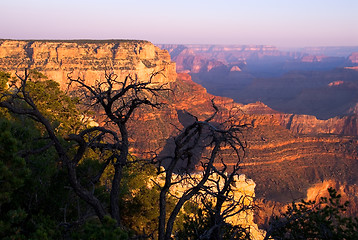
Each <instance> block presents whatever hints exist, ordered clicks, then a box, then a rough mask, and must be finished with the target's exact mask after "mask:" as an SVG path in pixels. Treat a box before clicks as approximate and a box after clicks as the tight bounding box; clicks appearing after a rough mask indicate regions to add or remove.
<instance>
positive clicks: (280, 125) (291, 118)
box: [0, 40, 358, 224]
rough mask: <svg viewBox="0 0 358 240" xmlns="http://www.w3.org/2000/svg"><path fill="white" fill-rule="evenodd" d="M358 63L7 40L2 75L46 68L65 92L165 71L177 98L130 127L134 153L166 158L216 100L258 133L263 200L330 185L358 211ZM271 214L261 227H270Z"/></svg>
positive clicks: (271, 53)
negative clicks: (190, 120) (73, 86)
mask: <svg viewBox="0 0 358 240" xmlns="http://www.w3.org/2000/svg"><path fill="white" fill-rule="evenodd" d="M325 54H327V55H325ZM329 54H331V55H329ZM357 66H358V48H353V47H352V48H339V49H338V50H337V49H329V48H328V49H327V48H321V49H318V48H314V49H313V48H311V49H309V48H307V49H300V50H299V51H298V50H297V51H295V52H292V51H286V52H285V51H280V50H278V49H277V48H275V47H273V46H258V45H252V46H249V45H245V46H244V45H237V46H232V45H230V46H220V45H169V44H166V45H157V46H155V45H153V44H152V43H150V42H147V41H131V40H123V41H110V40H108V41H86V40H83V41H55V40H52V41H45V40H44V41H36V40H34V41H20V40H1V41H0V70H2V71H5V72H9V73H11V74H12V75H14V73H15V72H17V73H21V71H23V70H24V68H30V69H36V70H37V71H39V72H41V73H43V74H45V75H46V76H48V77H49V78H50V79H53V80H55V81H57V82H58V83H59V84H60V86H61V88H62V89H66V86H67V83H68V79H67V75H68V74H72V76H80V77H82V78H84V79H86V80H88V81H90V82H91V81H95V80H97V79H99V80H101V79H103V78H104V72H105V70H106V69H112V70H113V71H114V72H115V73H116V74H118V76H119V78H124V77H125V76H126V75H127V74H136V76H137V77H138V79H139V80H143V81H145V80H146V79H148V78H149V77H150V74H151V73H153V72H155V71H161V72H162V74H160V75H158V76H157V77H156V78H155V79H154V81H155V82H156V83H158V84H165V86H168V88H169V89H171V92H170V93H168V94H163V95H161V96H160V100H161V101H162V102H163V103H165V104H164V105H163V106H162V107H161V108H160V109H152V108H150V107H146V108H142V109H140V111H137V112H136V114H135V118H134V119H133V120H131V121H130V123H129V124H130V126H129V127H130V128H131V129H133V131H132V132H131V133H132V134H131V136H130V142H131V148H130V151H131V153H133V154H136V155H137V156H139V157H141V156H142V155H141V154H142V153H144V152H149V151H153V150H157V151H159V152H160V151H161V150H163V149H164V148H165V145H166V144H167V140H168V139H169V138H171V137H172V136H173V135H174V134H175V133H176V130H177V128H182V127H183V126H185V124H186V123H185V115H186V113H187V112H188V113H190V114H191V115H194V116H197V117H198V118H199V119H204V118H206V117H208V116H210V115H211V114H212V113H213V112H214V109H213V107H212V103H211V100H212V99H214V102H215V104H216V105H217V107H218V108H219V110H220V112H221V114H222V117H223V118H224V117H226V116H228V115H229V114H230V113H232V112H235V118H236V119H235V120H236V121H237V122H238V123H240V124H246V125H247V126H248V127H247V128H245V129H244V130H243V138H244V139H243V140H245V142H246V143H247V148H246V155H245V158H244V159H242V160H241V165H240V166H241V169H240V172H241V173H242V174H245V175H246V177H247V178H250V179H252V180H253V181H254V182H255V184H256V188H255V195H256V197H257V198H258V199H261V201H262V202H270V204H273V203H275V202H277V203H279V204H282V205H284V204H287V203H289V202H291V201H292V200H298V199H302V198H306V197H308V198H314V197H317V195H318V192H319V191H324V190H325V189H326V188H327V186H329V185H330V186H333V187H335V188H337V189H338V190H339V191H340V192H341V193H342V194H343V196H344V197H345V199H349V200H350V201H351V202H352V203H353V204H352V209H351V212H352V214H355V213H356V212H357V208H356V204H357V203H358V187H357V184H358V178H357V174H356V173H357V171H358V161H357V160H358V159H357V156H358V120H357V119H358V71H357ZM95 120H96V121H97V122H99V121H100V117H98V118H97V119H96V118H95ZM137 126H145V127H141V128H138V127H137ZM225 161H226V164H227V165H228V166H230V164H232V165H233V164H235V162H233V161H234V160H233V159H231V158H230V157H227V158H226V159H225ZM315 193H317V194H316V195H315ZM260 214H261V215H262V218H265V219H259V215H260ZM269 214H270V213H267V215H269ZM264 215H265V214H262V213H258V214H257V219H256V221H257V222H258V223H260V224H263V223H265V221H266V222H267V218H266V215H265V216H264Z"/></svg>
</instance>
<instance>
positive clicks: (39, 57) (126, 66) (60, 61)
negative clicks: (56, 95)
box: [0, 40, 176, 87]
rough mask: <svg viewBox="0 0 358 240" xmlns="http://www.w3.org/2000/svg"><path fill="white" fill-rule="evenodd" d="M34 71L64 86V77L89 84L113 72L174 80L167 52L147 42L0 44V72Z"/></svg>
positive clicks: (81, 41) (122, 76)
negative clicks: (157, 73) (86, 81)
mask: <svg viewBox="0 0 358 240" xmlns="http://www.w3.org/2000/svg"><path fill="white" fill-rule="evenodd" d="M24 68H30V69H36V70H38V71H40V72H41V73H43V74H45V75H46V76H48V77H49V78H50V79H53V80H56V81H58V82H59V83H60V85H61V87H65V86H66V83H67V82H68V81H67V74H69V73H71V72H72V74H71V76H72V77H73V78H77V77H81V78H83V79H86V80H88V81H89V83H90V81H94V80H96V79H98V80H103V79H104V71H105V70H108V71H114V72H115V73H116V74H118V75H119V78H120V79H122V78H124V77H125V76H126V75H128V74H135V75H137V77H138V79H139V80H144V81H147V80H148V79H149V77H150V75H151V74H152V73H153V72H157V71H162V73H163V74H159V75H157V76H156V77H155V79H154V82H159V83H164V82H172V81H175V79H176V70H175V63H174V62H172V61H171V59H170V55H169V54H168V52H167V51H165V50H161V49H159V48H158V47H156V46H154V45H153V44H151V43H150V42H147V41H131V40H118V41H115V40H113V41H90V40H88V41H87V40H78V41H75V40H74V41H12V40H1V41H0V70H3V71H7V72H10V73H15V71H16V70H18V72H19V73H20V74H21V71H22V70H23V69H24Z"/></svg>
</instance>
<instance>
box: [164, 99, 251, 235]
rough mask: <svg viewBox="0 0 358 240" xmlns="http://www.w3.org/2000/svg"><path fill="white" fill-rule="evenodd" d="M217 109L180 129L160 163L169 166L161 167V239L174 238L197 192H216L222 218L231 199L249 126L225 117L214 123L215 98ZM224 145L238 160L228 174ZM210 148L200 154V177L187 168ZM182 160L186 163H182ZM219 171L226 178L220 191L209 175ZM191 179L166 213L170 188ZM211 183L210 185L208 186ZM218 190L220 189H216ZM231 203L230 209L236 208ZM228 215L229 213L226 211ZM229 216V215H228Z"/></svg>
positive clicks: (218, 215) (215, 112) (218, 210)
mask: <svg viewBox="0 0 358 240" xmlns="http://www.w3.org/2000/svg"><path fill="white" fill-rule="evenodd" d="M212 105H213V108H214V110H215V111H214V113H213V114H212V115H211V116H210V117H209V118H207V119H205V120H203V121H199V120H198V118H196V117H194V116H192V117H193V123H191V124H190V125H188V126H187V127H185V128H184V129H183V130H182V131H181V133H180V134H179V135H178V136H177V137H175V138H174V151H173V153H172V154H169V155H168V156H164V157H161V158H160V159H159V163H160V164H161V165H165V166H166V167H165V168H164V169H163V170H162V173H163V174H164V175H165V180H164V185H163V186H162V187H161V191H160V199H159V211H160V214H159V228H158V231H159V239H160V240H164V239H171V235H172V231H173V226H174V222H175V219H176V217H177V216H178V214H179V212H180V210H181V209H182V207H183V206H184V204H185V203H186V202H187V201H189V200H190V199H192V198H193V197H194V196H195V195H198V194H199V193H200V192H201V191H204V192H206V193H209V194H212V195H213V194H215V197H216V199H217V200H216V210H217V212H220V214H217V215H216V216H217V217H218V218H219V217H221V218H223V214H222V211H221V209H222V207H223V203H224V202H225V201H227V200H228V196H229V194H228V193H229V192H230V191H231V187H230V186H231V185H232V184H233V182H234V176H235V175H237V174H238V170H239V169H240V167H239V164H240V160H241V159H242V157H243V154H244V153H245V151H244V150H245V147H246V144H245V142H244V141H242V140H241V139H242V138H241V137H242V135H241V134H242V129H243V128H244V127H246V126H243V125H236V124H235V123H234V121H230V119H229V121H225V122H222V123H215V122H214V121H213V120H214V118H215V116H216V115H217V113H218V108H217V107H216V105H215V104H214V102H213V101H212ZM224 148H229V149H230V150H231V151H232V153H233V154H234V155H235V158H236V162H235V164H234V166H233V167H232V171H231V173H230V174H229V175H227V174H225V173H226V171H227V170H228V169H227V166H226V165H225V163H224V161H223V160H222V159H221V160H220V154H221V153H222V152H223V149H224ZM205 150H208V151H209V153H208V154H207V157H204V156H200V158H201V159H199V165H201V168H202V169H203V170H202V175H201V178H200V179H198V178H195V177H193V176H192V174H191V173H190V172H189V171H188V170H187V169H188V167H189V165H190V164H192V162H193V161H195V155H197V152H198V151H199V152H200V151H205ZM217 161H219V162H221V163H222V164H223V165H222V166H223V167H222V168H221V169H218V168H217V167H215V164H214V163H215V162H217ZM183 164H184V165H185V166H184V167H183ZM175 173H179V179H176V180H173V176H174V175H175ZM214 173H216V174H219V175H220V176H221V177H222V178H224V179H225V184H224V186H223V187H222V188H221V187H219V191H215V190H214V189H213V188H212V182H211V181H212V180H210V177H211V176H212V175H213V174H214ZM188 179H189V180H191V181H193V182H194V183H195V184H193V185H192V186H191V187H189V188H188V189H187V190H185V192H184V193H183V194H182V195H181V196H180V197H179V198H178V200H177V202H176V204H175V206H174V209H173V210H172V211H171V212H170V213H169V214H168V215H169V218H168V219H166V216H167V212H166V211H167V201H168V196H169V195H170V194H171V193H170V189H171V188H172V187H173V186H174V185H176V184H180V183H182V182H183V181H185V180H188ZM209 185H210V187H209ZM216 190H217V189H216ZM234 207H235V206H232V208H231V209H234ZM224 214H226V215H229V213H224ZM226 217H227V216H226Z"/></svg>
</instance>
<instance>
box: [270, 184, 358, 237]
mask: <svg viewBox="0 0 358 240" xmlns="http://www.w3.org/2000/svg"><path fill="white" fill-rule="evenodd" d="M328 193H329V197H328V198H327V197H321V198H320V199H319V200H318V201H317V202H316V201H304V200H302V201H301V202H300V203H295V202H293V203H292V204H291V205H290V206H289V207H288V209H287V211H286V212H285V213H284V214H283V216H282V217H276V218H275V219H274V221H273V222H272V223H271V230H270V231H269V235H270V237H272V238H274V239H327V240H328V239H352V240H353V239H358V218H352V217H347V216H345V215H344V213H345V211H346V210H347V206H348V205H349V202H347V201H346V202H343V203H342V202H341V198H342V196H341V195H340V194H338V193H337V191H336V190H335V189H333V188H329V189H328Z"/></svg>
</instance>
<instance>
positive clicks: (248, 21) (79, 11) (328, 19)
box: [0, 0, 358, 48]
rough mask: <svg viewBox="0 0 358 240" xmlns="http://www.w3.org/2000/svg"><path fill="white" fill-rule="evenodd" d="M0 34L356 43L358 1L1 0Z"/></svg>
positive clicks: (8, 36)
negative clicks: (355, 28) (355, 27)
mask: <svg viewBox="0 0 358 240" xmlns="http://www.w3.org/2000/svg"><path fill="white" fill-rule="evenodd" d="M0 7H1V9H2V14H1V15H0V38H6V39H140V40H148V41H150V42H153V43H172V44H224V45H231V44H236V45H273V46H277V47H280V48H302V47H317V46H355V45H357V44H358V31H356V30H354V26H357V25H358V15H357V14H356V10H357V9H358V1H356V0H341V1H336V0H315V1H311V0H292V1H287V0H271V1H267V0H254V1H244V0H226V1H221V2H218V1H214V0H206V1H204V0H196V1H189V0H182V1H170V2H168V1H162V0H152V1H145V0H135V1H128V0H118V1H115V0H101V1H98V0H86V1H85V0H62V1H47V0H31V1H30V0H2V1H1V3H0Z"/></svg>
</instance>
